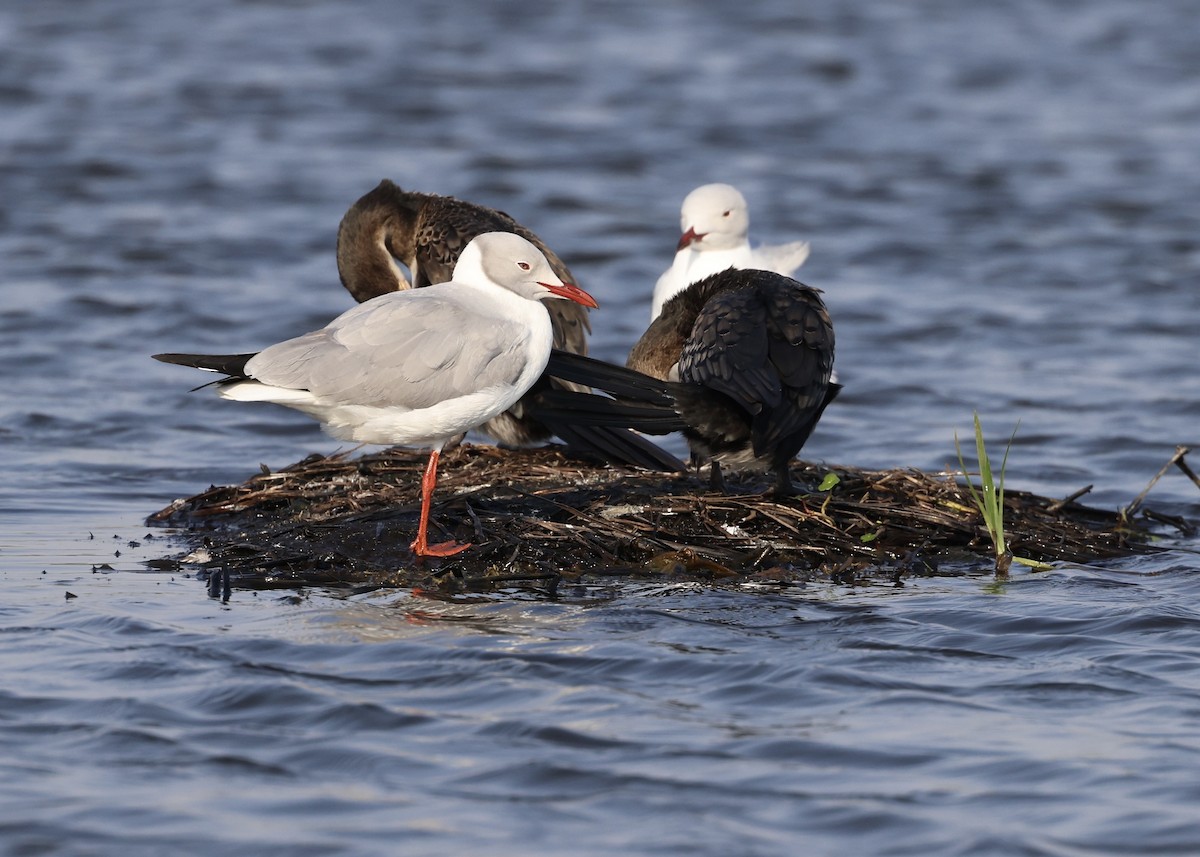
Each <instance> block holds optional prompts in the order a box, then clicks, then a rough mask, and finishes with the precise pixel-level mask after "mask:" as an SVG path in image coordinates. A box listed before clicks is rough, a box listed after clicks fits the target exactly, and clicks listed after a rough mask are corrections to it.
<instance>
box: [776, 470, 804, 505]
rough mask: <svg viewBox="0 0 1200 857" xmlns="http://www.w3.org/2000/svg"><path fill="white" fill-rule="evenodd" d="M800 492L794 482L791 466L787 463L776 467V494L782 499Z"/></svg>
mask: <svg viewBox="0 0 1200 857" xmlns="http://www.w3.org/2000/svg"><path fill="white" fill-rule="evenodd" d="M798 493H799V492H798V491H797V490H796V486H795V485H793V484H792V471H791V468H790V467H788V465H787V464H786V463H785V464H781V465H780V466H779V467H777V468H775V496H776V497H778V498H779V499H781V500H782V499H786V498H787V497H795V496H796V494H798Z"/></svg>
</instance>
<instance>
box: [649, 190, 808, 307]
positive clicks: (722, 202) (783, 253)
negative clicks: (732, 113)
mask: <svg viewBox="0 0 1200 857" xmlns="http://www.w3.org/2000/svg"><path fill="white" fill-rule="evenodd" d="M679 224H680V230H681V232H682V235H681V236H680V238H679V246H678V247H677V248H676V250H675V258H674V260H673V261H672V263H671V267H670V268H668V269H667V270H666V272H665V273H664V274H663V275H662V276H661V277H659V278H658V282H657V283H656V284H655V286H654V297H653V301H652V303H651V308H650V317H651V319H654V318H657V317H658V314H659V313H660V312H662V307H663V304H665V303H666V302H667V301H668V300H670V298H671V297H672V296H673V295H676V294H678V293H679V292H681V291H682V290H683V289H685V288H687V287H688V286H690V285H691V284H692V283H694V282H696V281H698V280H702V279H704V278H705V277H707V276H709V275H710V274H715V273H717V272H718V271H723V270H725V269H726V268H757V269H759V270H764V271H774V272H775V273H778V274H783V275H785V276H791V275H792V274H793V273H794V272H795V271H796V269H797V268H799V267H800V266H801V265H803V264H804V260H805V259H807V258H808V251H809V246H808V242H807V241H792V242H789V243H787V244H779V245H774V246H759V247H751V246H750V238H749V232H750V210H749V208H748V207H747V205H746V198H745V197H744V196H742V193H741V191H739V190H738V189H737V188H735V187H733V186H732V185H727V184H706V185H701V186H700V187H698V188H696V189H695V190H693V191H692V192H691V193H689V194H688V195H687V196H686V197H684V200H683V206H682V207H681V208H680V215H679Z"/></svg>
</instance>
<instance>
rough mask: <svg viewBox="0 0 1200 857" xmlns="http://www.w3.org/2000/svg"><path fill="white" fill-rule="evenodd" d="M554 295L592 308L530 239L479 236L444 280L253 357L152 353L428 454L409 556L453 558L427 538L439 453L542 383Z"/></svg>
mask: <svg viewBox="0 0 1200 857" xmlns="http://www.w3.org/2000/svg"><path fill="white" fill-rule="evenodd" d="M559 298H565V299H566V300H569V301H573V302H574V303H576V304H580V305H582V306H584V307H595V306H596V302H595V300H593V299H592V297H591V296H590V295H589V294H587V293H586V292H585V291H583V290H582V289H580V288H578V287H577V286H575V285H574V284H572V283H569V282H564V281H563V280H562V279H561V278H560V277H559V276H558V275H557V274H555V272H554V271H553V270H552V268H551V266H550V263H549V262H548V261H547V260H546V257H545V256H544V255H543V254H542V253H541V251H539V250H538V248H537V247H536V246H534V245H533V244H531V243H530V242H529V241H527V240H525V239H524V238H522V237H520V236H519V235H515V234H510V233H502V232H492V233H484V234H482V235H479V236H477V237H475V238H474V239H472V240H471V241H470V242H469V243H468V244H467V245H466V247H465V248H463V250H462V253H461V255H460V256H459V257H458V262H457V264H456V265H455V267H454V274H453V279H451V280H450V281H448V282H445V283H441V284H437V285H432V286H430V287H428V288H424V289H417V290H414V291H403V292H390V293H387V294H383V295H380V296H379V297H376V298H373V299H371V300H368V301H366V302H365V303H361V304H359V305H358V306H356V307H354V308H352V309H350V310H348V311H347V312H345V313H343V314H342V315H340V316H338V317H337V318H336V319H334V320H333V321H331V322H330V323H329V324H328V325H326V326H325V327H324V328H322V329H320V330H317V331H313V332H312V333H308V334H305V335H303V336H299V337H296V338H295V339H289V340H286V341H284V342H280V343H278V344H277V345H272V346H271V347H269V348H266V349H264V350H263V351H260V352H258V353H257V354H239V355H196V354H156V355H154V357H155V359H157V360H161V361H163V362H166V363H177V364H181V365H184V366H193V367H196V368H199V369H206V370H209V371H215V372H222V373H224V374H225V375H226V376H228V377H226V378H225V379H224V380H223V381H221V382H219V386H218V392H219V394H220V395H221V396H222V397H223V398H226V399H233V400H236V401H247V402H274V403H276V404H280V405H285V406H287V407H289V408H295V409H296V410H298V411H302V412H304V413H306V414H308V415H310V416H312V417H315V418H316V419H317V420H319V421H320V422H321V424H322V427H323V428H324V429H325V430H326V431H327V432H328V433H329V434H331V435H333V436H334V437H336V438H340V439H342V440H352V441H358V442H361V443H377V444H387V445H392V444H398V445H404V446H414V447H419V448H426V449H429V450H430V454H429V462H428V464H427V465H426V468H425V473H424V476H423V478H422V480H421V513H420V522H419V524H418V528H417V536H416V538H415V539H414V540H413V542H412V550H413V553H414V554H416V555H417V556H450V555H452V554H455V553H458V552H459V551H461V550H464V549H465V548H467V547H469V546H470V545H469V544H456V543H454V542H443V543H440V544H429V543H428V540H427V529H428V521H429V508H430V502H431V498H432V495H433V490H434V487H435V485H436V482H437V466H438V458H439V455H440V453H441V450H442V448H443V446H445V444H446V443H447V442H448V441H449V440H450V439H451V438H454V437H456V436H457V435H460V434H462V433H463V432H466V431H470V430H471V429H474V428H476V427H478V426H480V425H482V424H484V423H486V422H487V421H488V420H491V419H494V418H495V417H496V416H497V415H499V414H501V413H503V412H504V411H506V410H507V409H508V408H511V407H512V406H513V404H514V403H516V402H517V400H518V399H520V398H521V396H522V395H524V393H525V392H526V391H527V390H528V389H529V388H530V387H531V386H533V384H534V382H535V381H537V379H538V378H539V377H540V376H541V375H542V372H543V370H544V369H545V368H546V362H547V360H548V358H549V356H550V351H551V348H552V346H553V343H554V335H553V331H552V328H551V322H550V316H549V315H548V314H547V307H546V306H545V305H543V303H542V302H543V301H545V300H549V299H559Z"/></svg>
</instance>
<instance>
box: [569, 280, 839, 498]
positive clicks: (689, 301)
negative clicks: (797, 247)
mask: <svg viewBox="0 0 1200 857" xmlns="http://www.w3.org/2000/svg"><path fill="white" fill-rule="evenodd" d="M833 358H834V333H833V324H832V322H831V321H830V318H829V313H828V312H827V311H826V309H825V305H824V303H823V302H822V300H821V297H820V294H819V292H818V291H817V290H816V289H813V288H810V287H808V286H805V285H803V284H801V283H798V282H796V281H795V280H793V279H791V278H790V277H786V276H783V275H782V274H776V273H773V272H770V271H760V270H753V269H750V270H738V269H726V270H723V271H719V272H718V273H715V274H712V275H711V276H709V277H706V278H705V279H703V280H700V281H699V282H697V283H694V284H692V285H691V286H689V287H688V288H686V289H684V290H683V291H682V292H680V293H678V294H676V295H675V296H674V297H673V298H671V299H670V300H668V301H667V302H666V304H664V306H663V310H662V313H661V314H660V315H659V316H658V317H657V318H656V319H655V320H654V321H653V322H652V323H651V325H650V327H649V328H648V329H647V330H646V332H645V334H643V335H642V337H641V339H640V340H638V342H637V344H635V345H634V347H633V350H632V351H631V352H630V355H629V360H628V363H627V366H628V369H626V370H621V369H620V368H619V367H611V366H608V365H607V364H604V363H599V362H597V361H590V360H587V359H586V358H573V357H572V356H571V355H557V354H556V355H555V356H554V357H553V358H552V359H551V362H550V367H549V369H548V371H549V372H550V373H551V374H554V375H555V376H556V377H565V378H568V379H570V380H573V381H576V382H578V383H584V384H588V385H590V386H592V387H595V388H597V389H602V390H606V391H608V392H610V393H612V394H613V395H614V396H616V397H617V399H615V400H613V399H605V398H603V397H599V396H583V395H579V394H561V395H560V394H556V395H555V398H554V405H555V407H560V408H562V409H563V410H564V411H570V412H572V413H574V414H575V418H576V419H578V420H584V419H589V420H593V421H595V422H596V423H597V424H600V425H625V426H629V427H632V428H636V429H638V430H640V431H646V432H650V433H665V432H671V431H677V430H678V431H682V432H683V433H684V435H685V436H686V438H687V440H688V444H689V446H690V448H691V450H692V453H693V456H694V457H695V458H696V459H697V460H699V461H711V462H712V465H713V472H712V475H713V481H714V485H718V484H719V483H720V479H721V476H720V473H721V470H720V468H721V466H722V465H725V466H726V467H728V468H730V469H732V470H751V471H767V470H769V471H773V472H774V473H775V475H776V480H777V483H776V485H777V487H776V491H777V493H780V494H790V493H792V492H793V486H792V482H791V475H790V473H789V465H790V462H791V461H792V459H793V458H795V457H796V455H797V454H799V452H800V450H801V448H802V447H803V446H804V444H805V442H806V441H807V440H808V438H809V435H811V434H812V431H813V429H814V428H815V427H816V425H817V422H818V420H820V418H821V415H822V413H823V412H824V410H825V408H826V406H827V405H828V404H829V403H830V402H831V401H833V399H834V397H835V396H836V395H837V394H838V391H840V390H841V386H840V385H839V384H837V383H834V382H832V381H831V380H830V377H831V374H832V372H833ZM630 370H633V371H630ZM651 379H654V380H655V381H657V382H658V383H657V385H656V384H655V383H653V382H652V381H651Z"/></svg>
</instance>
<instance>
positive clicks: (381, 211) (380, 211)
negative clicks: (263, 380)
mask: <svg viewBox="0 0 1200 857" xmlns="http://www.w3.org/2000/svg"><path fill="white" fill-rule="evenodd" d="M483 232H511V233H514V234H517V235H520V236H521V237H523V238H525V239H526V240H527V241H529V242H530V243H532V244H533V245H535V246H536V247H537V248H538V249H539V250H540V251H541V252H542V254H543V255H544V256H545V257H546V260H547V261H548V262H549V264H550V267H551V268H553V269H554V273H555V274H556V275H557V276H558V277H559V279H561V280H562V281H564V282H568V283H574V282H576V280H575V278H574V277H573V276H572V275H571V272H570V270H569V269H568V268H567V266H566V265H565V264H564V263H563V261H562V260H561V259H559V258H558V256H557V255H555V253H554V251H552V250H551V249H550V248H549V247H547V246H546V245H545V244H544V243H543V242H542V240H541V239H540V238H538V236H536V235H535V234H533V232H531V231H530V230H528V229H526V228H525V227H524V226H522V225H521V224H520V223H518V222H517V221H516V220H514V219H513V218H511V217H510V216H508V215H507V214H505V213H504V212H502V211H497V210H495V209H493V208H488V207H486V206H483V205H476V204H475V203H471V202H465V201H463V200H460V199H455V198H454V197H451V196H439V195H437V194H428V193H418V192H415V191H406V190H404V189H402V188H401V187H400V186H398V185H397V184H395V183H394V182H392V181H390V180H388V179H384V180H383V181H381V182H380V183H379V184H378V185H377V186H376V187H375V188H373V189H372V190H370V191H369V192H367V193H366V194H364V195H363V196H362V197H360V198H359V199H358V200H356V201H355V202H354V204H353V205H352V206H350V208H349V209H348V210H347V211H346V214H345V215H344V216H343V218H342V222H341V225H340V226H339V227H338V239H337V264H338V274H339V276H340V277H341V280H342V285H344V286H345V287H346V290H347V291H349V292H350V294H351V295H353V296H354V298H355V299H356V300H359V301H365V300H369V299H370V298H374V297H377V296H379V295H384V294H389V293H391V292H395V291H403V290H407V289H419V288H422V287H424V286H428V285H430V284H433V283H441V282H445V281H446V280H448V279H450V276H451V273H452V272H453V271H454V270H455V268H454V265H455V262H456V261H457V260H458V258H459V253H461V252H462V249H463V248H464V247H465V246H467V243H468V242H469V241H470V240H471V239H472V238H474V237H475V236H476V235H479V234H480V233H483ZM547 310H548V311H549V313H550V321H551V324H552V326H553V330H554V347H555V348H556V349H561V350H563V351H567V352H570V353H573V354H586V353H587V335H588V332H589V331H590V329H591V328H590V325H589V322H588V313H587V309H586V307H585V306H582V305H580V304H577V303H561V302H555V303H552V304H550V305H548V306H547ZM550 388H557V389H575V390H583V389H585V388H582V387H577V386H574V385H571V384H568V383H566V382H562V381H552V380H551V379H550V378H549V377H546V378H541V379H538V380H537V382H535V383H534V385H533V386H532V387H531V388H530V389H529V390H528V391H527V392H526V393H525V395H524V396H522V397H521V398H520V399H519V400H518V401H517V402H515V403H514V404H513V405H512V406H511V407H510V408H508V409H506V410H504V411H503V412H502V413H499V414H497V415H495V416H494V417H492V418H491V419H489V420H487V421H486V422H485V423H484V424H483V425H482V426H480V430H481V431H483V432H484V433H485V434H487V435H488V436H490V437H492V438H494V439H495V440H496V441H497V442H499V443H501V444H506V445H508V446H528V445H530V444H534V443H541V442H543V441H546V440H548V439H549V438H550V437H551V436H552V435H557V436H558V437H560V438H562V440H564V441H565V442H566V443H567V445H568V448H569V449H570V450H571V451H573V452H576V453H585V454H589V456H590V457H599V458H602V459H604V460H606V461H613V462H618V463H622V464H631V465H634V466H638V467H644V468H648V469H656V470H662V469H665V470H678V469H679V468H680V467H681V466H682V465H681V463H680V462H679V461H678V460H676V459H675V458H674V456H671V455H669V454H667V453H666V452H665V451H663V450H661V449H660V448H659V447H657V446H655V445H654V444H653V443H651V442H650V441H648V440H646V439H645V438H642V437H640V436H639V435H636V434H634V433H632V432H630V431H627V430H625V429H620V428H615V427H595V426H586V425H579V424H577V423H576V422H575V421H573V420H571V419H570V416H569V415H562V416H560V417H558V418H556V419H554V420H553V424H550V421H549V419H548V418H547V417H545V416H544V415H542V414H540V413H539V408H538V398H539V396H540V394H541V393H542V391H544V390H547V389H550Z"/></svg>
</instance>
